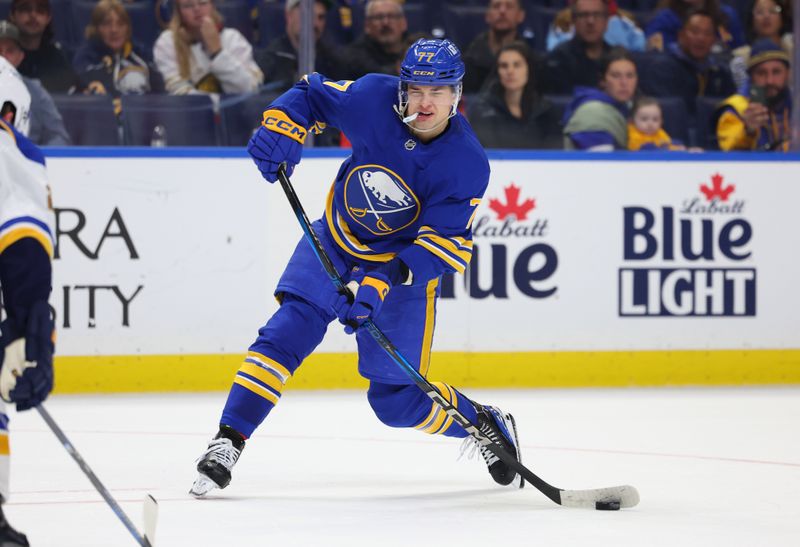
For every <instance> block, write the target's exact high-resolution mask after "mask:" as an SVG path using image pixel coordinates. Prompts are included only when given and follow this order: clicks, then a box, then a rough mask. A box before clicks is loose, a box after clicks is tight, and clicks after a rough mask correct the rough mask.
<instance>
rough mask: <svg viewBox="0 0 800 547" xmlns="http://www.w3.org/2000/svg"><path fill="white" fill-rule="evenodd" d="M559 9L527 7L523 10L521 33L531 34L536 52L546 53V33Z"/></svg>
mask: <svg viewBox="0 0 800 547" xmlns="http://www.w3.org/2000/svg"><path fill="white" fill-rule="evenodd" d="M559 9H560V8H553V7H546V6H535V5H532V6H528V7H527V8H525V22H524V23H523V31H524V30H525V29H529V30H530V31H532V32H533V47H534V49H536V50H537V51H542V52H544V51H547V31H548V30H550V25H551V24H552V22H553V19H554V18H555V16H556V13H558V11H559Z"/></svg>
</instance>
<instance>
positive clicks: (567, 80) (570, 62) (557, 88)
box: [542, 36, 611, 95]
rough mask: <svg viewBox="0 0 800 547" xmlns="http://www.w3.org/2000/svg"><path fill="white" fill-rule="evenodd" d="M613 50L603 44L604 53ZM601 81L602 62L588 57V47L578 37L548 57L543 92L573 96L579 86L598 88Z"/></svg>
mask: <svg viewBox="0 0 800 547" xmlns="http://www.w3.org/2000/svg"><path fill="white" fill-rule="evenodd" d="M609 49H611V46H609V45H608V44H607V43H605V42H603V52H604V53H606V52H608V50H609ZM599 81H600V60H599V59H597V60H595V59H590V58H589V57H588V56H587V55H586V46H585V45H584V42H583V41H582V40H581V39H580V38H578V37H577V36H575V37H573V38H572V39H571V40H569V41H568V42H564V43H563V44H560V45H559V46H558V47H556V48H555V49H554V50H553V51H551V52H550V53H549V54H548V55H547V59H546V60H545V74H544V81H543V82H542V87H543V91H544V92H545V93H552V94H554V95H572V91H573V89H574V88H575V87H577V86H584V87H597V84H598V82H599Z"/></svg>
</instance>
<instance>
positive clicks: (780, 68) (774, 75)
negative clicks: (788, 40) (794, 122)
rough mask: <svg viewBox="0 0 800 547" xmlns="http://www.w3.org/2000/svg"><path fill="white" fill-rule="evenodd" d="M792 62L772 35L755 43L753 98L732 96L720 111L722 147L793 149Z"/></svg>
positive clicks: (750, 64)
mask: <svg viewBox="0 0 800 547" xmlns="http://www.w3.org/2000/svg"><path fill="white" fill-rule="evenodd" d="M790 65H791V62H790V60H789V55H788V54H787V53H786V51H785V50H784V49H782V48H781V47H780V46H779V45H777V44H776V43H775V42H773V41H772V40H770V39H769V38H762V39H761V40H758V41H756V42H755V43H754V44H753V49H752V51H751V55H750V58H749V59H748V61H747V71H748V73H749V75H750V83H749V87H750V89H749V98H748V96H745V95H733V96H732V97H728V98H727V99H725V101H723V103H722V107H721V108H720V110H719V111H718V112H717V124H716V125H717V140H718V141H719V147H720V148H721V149H722V150H726V151H728V150H767V151H773V150H776V151H783V152H786V151H788V150H789V144H790V142H791V126H790V124H791V118H792V116H791V105H792V99H791V93H790V91H789V69H790Z"/></svg>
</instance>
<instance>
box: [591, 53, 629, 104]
mask: <svg viewBox="0 0 800 547" xmlns="http://www.w3.org/2000/svg"><path fill="white" fill-rule="evenodd" d="M637 83H638V78H637V76H636V65H634V64H633V63H632V62H630V61H628V60H627V59H619V60H617V61H614V62H613V63H611V64H610V65H609V66H608V70H607V71H606V73H605V75H604V76H603V80H602V81H601V82H600V86H601V87H602V88H603V90H604V91H605V92H606V93H608V95H609V96H610V97H611V98H612V99H614V100H615V101H617V102H618V103H627V102H628V101H630V100H631V99H633V95H634V94H635V93H636V85H637Z"/></svg>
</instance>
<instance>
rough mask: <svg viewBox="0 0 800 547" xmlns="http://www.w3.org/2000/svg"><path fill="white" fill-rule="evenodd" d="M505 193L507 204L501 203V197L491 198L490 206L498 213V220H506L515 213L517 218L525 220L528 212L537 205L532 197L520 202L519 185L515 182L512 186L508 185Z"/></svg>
mask: <svg viewBox="0 0 800 547" xmlns="http://www.w3.org/2000/svg"><path fill="white" fill-rule="evenodd" d="M505 194H506V203H505V204H503V203H501V202H500V200H499V199H495V198H492V199H490V200H489V208H490V209H491V210H492V211H494V212H495V213H497V219H498V220H504V219H505V218H506V217H507V216H509V215H514V216H515V217H516V219H517V220H525V219H526V218H527V216H528V213H529V212H530V211H532V210H533V209H534V208H535V207H536V200H533V199H530V198H528V199H526V200H525V201H523V202H522V203H519V187H518V186H514V183H513V182H512V183H511V185H510V186H506V188H505Z"/></svg>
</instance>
